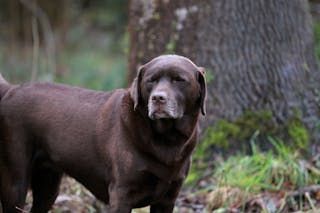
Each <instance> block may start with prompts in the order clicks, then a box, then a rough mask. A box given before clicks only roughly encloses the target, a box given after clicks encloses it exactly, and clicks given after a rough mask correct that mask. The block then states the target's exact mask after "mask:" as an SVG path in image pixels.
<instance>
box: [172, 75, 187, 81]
mask: <svg viewBox="0 0 320 213" xmlns="http://www.w3.org/2000/svg"><path fill="white" fill-rule="evenodd" d="M186 81H187V80H186V79H184V78H182V77H179V76H176V77H174V78H172V82H173V83H177V82H186Z"/></svg>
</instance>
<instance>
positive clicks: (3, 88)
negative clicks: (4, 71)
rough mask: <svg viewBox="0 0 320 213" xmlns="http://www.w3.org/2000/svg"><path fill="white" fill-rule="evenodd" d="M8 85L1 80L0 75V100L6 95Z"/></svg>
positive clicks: (0, 76)
mask: <svg viewBox="0 0 320 213" xmlns="http://www.w3.org/2000/svg"><path fill="white" fill-rule="evenodd" d="M9 88H10V84H9V83H8V82H7V81H6V80H5V79H4V78H3V76H2V75H1V73H0V100H1V98H2V97H3V96H4V94H6V92H7V91H8V90H9Z"/></svg>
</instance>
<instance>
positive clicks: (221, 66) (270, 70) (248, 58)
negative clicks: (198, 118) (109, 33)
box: [128, 0, 320, 137]
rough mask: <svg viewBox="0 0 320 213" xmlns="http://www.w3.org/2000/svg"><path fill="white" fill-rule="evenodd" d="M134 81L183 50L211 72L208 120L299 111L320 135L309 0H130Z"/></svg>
mask: <svg viewBox="0 0 320 213" xmlns="http://www.w3.org/2000/svg"><path fill="white" fill-rule="evenodd" d="M129 11H130V20H129V32H130V49H129V51H130V52H129V77H128V78H129V80H132V79H133V77H134V76H135V73H136V70H137V67H138V66H139V65H140V64H143V63H145V62H146V61H148V60H150V59H151V58H153V57H155V56H157V55H160V54H164V53H168V52H169V53H170V52H172V53H176V54H181V55H185V56H187V57H189V58H190V59H191V60H193V61H195V63H196V64H198V65H200V66H204V67H206V68H207V76H208V77H209V79H208V80H209V82H208V99H207V116H206V118H205V120H204V122H203V123H202V127H208V126H210V125H212V124H214V123H215V121H216V119H217V118H223V119H227V120H235V119H236V118H238V117H239V116H241V115H242V114H243V113H244V112H246V111H253V112H261V111H266V110H268V111H271V112H272V114H273V121H274V123H275V124H279V125H282V124H284V123H285V122H286V120H287V119H288V118H289V117H291V116H294V114H295V113H297V110H298V111H299V113H301V114H302V121H303V123H304V124H305V125H307V127H308V128H309V130H311V131H313V134H314V135H318V137H319V131H318V130H315V126H316V124H317V122H319V112H320V110H319V109H320V97H319V91H320V83H319V82H320V72H319V69H318V63H317V59H316V55H315V48H314V40H313V30H312V20H311V15H310V11H309V5H308V1H307V0H268V1H265V0H247V1H239V0H228V1H225V0H201V1H198V0H181V1H173V0H151V1H144V0H131V2H130V6H129Z"/></svg>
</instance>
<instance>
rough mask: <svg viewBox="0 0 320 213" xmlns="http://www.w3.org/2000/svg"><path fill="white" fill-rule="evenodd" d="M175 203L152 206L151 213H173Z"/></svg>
mask: <svg viewBox="0 0 320 213" xmlns="http://www.w3.org/2000/svg"><path fill="white" fill-rule="evenodd" d="M173 208H174V203H158V204H154V205H151V207H150V213H172V212H173Z"/></svg>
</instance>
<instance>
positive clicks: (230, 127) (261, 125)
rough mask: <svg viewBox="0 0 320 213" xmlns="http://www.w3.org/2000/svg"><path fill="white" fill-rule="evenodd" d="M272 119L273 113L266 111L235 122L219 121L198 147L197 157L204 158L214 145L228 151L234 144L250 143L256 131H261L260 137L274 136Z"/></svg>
mask: <svg viewBox="0 0 320 213" xmlns="http://www.w3.org/2000/svg"><path fill="white" fill-rule="evenodd" d="M271 118H272V113H271V112H270V111H264V112H260V113H253V112H246V113H244V114H243V115H242V116H240V117H239V118H238V119H237V120H235V121H233V122H232V121H226V120H222V119H218V120H217V122H216V124H215V125H213V126H211V127H209V128H208V129H207V130H206V132H205V134H204V139H203V140H202V142H201V143H200V144H199V146H198V147H197V150H196V153H195V155H196V156H199V157H200V156H204V155H205V151H206V150H210V147H212V146H213V145H214V146H216V147H218V148H225V149H228V148H229V147H230V145H231V144H232V143H233V142H239V143H240V142H246V141H249V140H250V138H251V136H252V135H253V134H254V133H255V132H256V131H259V132H260V135H267V134H269V135H273V134H274V133H275V129H274V125H273V123H272V120H271Z"/></svg>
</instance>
